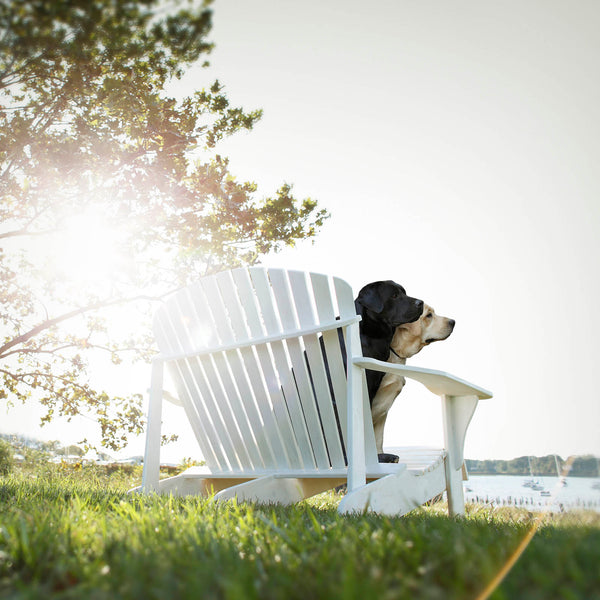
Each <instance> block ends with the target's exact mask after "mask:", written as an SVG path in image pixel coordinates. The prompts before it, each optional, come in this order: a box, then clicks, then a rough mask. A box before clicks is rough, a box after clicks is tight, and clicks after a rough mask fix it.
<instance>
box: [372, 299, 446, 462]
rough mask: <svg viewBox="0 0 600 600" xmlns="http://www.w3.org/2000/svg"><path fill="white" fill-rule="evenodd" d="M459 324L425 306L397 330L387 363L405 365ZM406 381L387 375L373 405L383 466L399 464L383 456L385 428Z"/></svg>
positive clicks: (378, 449) (395, 457)
mask: <svg viewBox="0 0 600 600" xmlns="http://www.w3.org/2000/svg"><path fill="white" fill-rule="evenodd" d="M454 325H455V321H454V319H449V318H447V317H441V316H439V315H436V314H435V311H434V310H433V308H431V306H428V305H427V304H425V305H424V306H423V311H422V314H421V316H420V317H419V318H418V319H417V320H416V321H413V322H411V323H407V324H404V325H400V326H399V327H397V328H396V330H395V332H394V335H393V338H392V340H391V344H390V346H389V356H388V358H387V360H388V361H389V362H392V363H400V364H405V363H406V359H407V358H410V357H411V356H414V355H415V354H417V352H420V351H421V350H422V349H423V348H424V347H425V346H428V345H429V344H431V343H432V342H437V341H440V340H445V339H446V338H448V337H449V336H450V334H451V333H452V331H453V330H454ZM404 383H405V380H404V377H400V376H399V375H392V374H390V373H386V374H385V376H384V377H383V378H382V380H381V383H380V385H379V389H378V390H377V393H376V394H375V397H374V398H373V399H372V402H371V414H372V417H373V429H374V430H375V444H376V447H377V453H378V454H379V461H380V462H396V461H397V460H398V457H397V456H396V455H394V454H384V453H383V428H384V427H385V421H386V418H387V415H388V412H389V410H390V408H391V407H392V404H393V403H394V400H395V399H396V397H397V396H398V394H399V393H400V392H401V391H402V388H403V387H404Z"/></svg>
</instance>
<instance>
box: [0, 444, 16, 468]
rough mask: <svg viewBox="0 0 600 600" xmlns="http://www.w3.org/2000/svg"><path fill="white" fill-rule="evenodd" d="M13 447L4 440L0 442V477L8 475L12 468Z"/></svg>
mask: <svg viewBox="0 0 600 600" xmlns="http://www.w3.org/2000/svg"><path fill="white" fill-rule="evenodd" d="M13 452H14V450H13V447H12V446H11V445H10V444H9V443H8V442H5V441H4V440H0V475H8V474H9V473H10V472H11V471H12V468H13V463H14V461H13Z"/></svg>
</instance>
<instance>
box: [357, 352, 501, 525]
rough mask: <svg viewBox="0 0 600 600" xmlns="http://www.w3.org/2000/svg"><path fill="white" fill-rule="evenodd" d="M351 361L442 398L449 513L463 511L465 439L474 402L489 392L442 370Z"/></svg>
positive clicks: (374, 361)
mask: <svg viewBox="0 0 600 600" xmlns="http://www.w3.org/2000/svg"><path fill="white" fill-rule="evenodd" d="M352 364H353V365H354V366H356V367H360V368H362V369H371V370H372V371H380V372H382V373H393V374H395V375H400V376H402V377H409V378H410V379H414V380H416V381H418V382H419V383H421V384H423V385H424V386H425V387H426V388H427V389H428V390H430V391H431V392H433V393H434V394H436V395H438V396H440V398H441V400H442V423H443V428H444V444H445V447H446V452H447V457H446V491H447V494H448V510H449V512H450V514H451V515H456V514H462V513H463V512H464V494H463V488H462V467H463V463H464V446H465V438H466V435H467V429H468V427H469V423H470V422H471V419H472V418H473V414H474V413H475V409H476V408H477V403H478V402H479V400H481V399H487V398H491V397H492V393H491V392H489V391H488V390H486V389H484V388H481V387H479V386H477V385H474V384H472V383H469V382H468V381H464V380H463V379H459V378H458V377H455V376H454V375H450V374H449V373H444V372H443V371H435V370H433V369H425V368H423V367H412V366H408V365H401V364H393V363H389V362H384V361H380V360H376V359H374V358H363V357H355V358H353V359H352Z"/></svg>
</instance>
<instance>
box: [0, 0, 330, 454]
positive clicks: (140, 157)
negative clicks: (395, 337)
mask: <svg viewBox="0 0 600 600" xmlns="http://www.w3.org/2000/svg"><path fill="white" fill-rule="evenodd" d="M209 5H210V2H209V1H205V2H204V3H203V4H202V5H201V6H197V3H196V5H194V4H191V3H188V4H185V5H184V4H182V3H180V2H179V3H173V2H171V3H169V4H165V2H163V1H161V0H7V1H5V2H3V3H2V4H1V5H0V241H1V244H2V247H1V248H0V294H1V302H2V308H1V314H0V322H1V323H2V327H3V336H2V340H0V343H1V344H2V345H1V346H0V373H1V375H2V377H3V381H4V388H3V389H0V400H4V401H6V402H9V403H10V402H15V401H25V400H27V399H28V398H29V397H31V396H32V394H33V395H35V396H36V397H37V398H39V400H40V401H41V402H42V403H43V404H44V405H45V406H46V408H47V414H46V416H45V417H44V420H50V419H52V418H53V417H54V416H55V415H67V416H73V415H78V414H87V415H91V416H92V417H93V418H94V419H96V420H97V421H98V422H99V424H100V427H101V432H102V438H103V440H104V442H103V443H104V444H105V445H107V446H109V447H111V448H113V449H116V448H117V447H118V446H119V445H122V444H124V443H125V442H126V439H127V435H128V434H129V433H137V432H139V431H140V427H141V426H142V424H143V423H142V413H141V397H140V396H139V395H129V396H127V395H121V396H115V395H114V394H111V393H109V392H106V391H103V389H99V387H102V386H98V384H95V383H94V382H93V381H92V379H91V378H90V372H89V364H90V362H89V361H90V356H94V355H96V354H98V352H105V353H107V354H108V356H110V357H111V359H112V361H113V362H114V363H115V364H118V363H119V362H121V360H122V358H123V357H125V356H129V357H132V358H134V359H148V358H149V357H150V356H151V354H152V352H153V349H152V346H151V343H150V341H149V340H148V339H145V338H144V337H143V336H140V335H139V331H136V330H135V328H134V327H132V328H131V329H132V331H127V327H126V326H125V321H126V320H127V321H136V320H137V316H138V314H142V313H143V314H146V313H148V311H149V308H148V304H149V303H150V304H151V303H152V302H153V301H156V300H158V299H161V298H163V297H164V296H165V295H166V294H168V293H169V292H171V291H173V290H175V289H177V288H179V287H181V286H182V285H185V284H186V283H188V282H189V281H190V280H192V279H194V278H196V277H198V274H207V273H212V272H216V271H219V270H222V269H224V268H229V267H235V266H238V265H244V264H246V265H250V264H254V263H256V262H257V261H258V260H259V258H260V256H261V255H264V254H265V253H268V252H271V251H277V250H279V249H280V248H282V247H284V246H285V245H293V244H294V242H295V241H296V240H300V239H304V238H310V237H312V236H314V235H315V233H316V231H317V230H318V228H319V227H320V226H321V225H322V223H323V220H324V219H325V218H326V217H327V215H326V213H325V211H323V210H319V209H318V207H317V205H316V202H315V201H313V200H311V199H305V200H302V201H299V200H297V199H296V198H295V197H294V196H293V194H292V189H291V186H290V185H288V184H282V185H281V187H280V189H279V190H277V192H276V194H275V195H274V196H272V197H266V198H258V197H257V189H256V186H255V184H253V183H250V182H239V181H237V180H236V178H235V177H234V176H233V175H232V174H231V173H230V171H229V163H228V160H227V159H226V158H224V157H222V156H220V155H219V154H218V153H217V151H216V147H217V144H218V142H219V141H220V140H221V139H222V138H224V137H225V136H229V135H231V134H233V133H235V132H237V131H239V130H241V129H251V128H252V127H253V126H254V124H255V123H256V122H257V121H258V120H259V119H260V117H261V112H260V111H258V110H254V111H250V112H246V111H245V110H244V109H242V108H235V107H232V106H231V105H230V103H229V100H228V98H227V96H226V94H225V91H224V88H223V86H222V85H221V84H220V83H219V81H214V82H212V83H211V84H210V85H208V86H207V87H204V88H201V89H198V90H197V91H195V92H194V93H193V94H192V95H190V96H189V97H186V98H183V99H176V98H173V97H171V96H170V95H169V93H168V87H169V84H170V82H171V81H173V80H176V79H178V78H181V77H182V75H183V74H184V72H185V70H186V68H187V67H189V66H190V65H192V64H194V63H197V62H198V61H199V60H201V59H204V58H205V57H206V55H207V54H209V53H210V51H211V49H212V44H211V43H209V42H208V41H207V36H208V34H209V32H210V28H211V11H210V7H209ZM203 64H204V65H207V64H208V63H206V62H204V63H203ZM124 307H129V308H127V309H126V310H127V311H128V312H126V315H128V317H127V318H126V319H124V318H123V317H122V316H121V317H119V316H118V313H117V311H123V310H125V308H124ZM110 322H112V323H113V324H114V323H116V322H118V323H119V325H118V327H114V326H113V327H109V324H110ZM116 329H118V331H116Z"/></svg>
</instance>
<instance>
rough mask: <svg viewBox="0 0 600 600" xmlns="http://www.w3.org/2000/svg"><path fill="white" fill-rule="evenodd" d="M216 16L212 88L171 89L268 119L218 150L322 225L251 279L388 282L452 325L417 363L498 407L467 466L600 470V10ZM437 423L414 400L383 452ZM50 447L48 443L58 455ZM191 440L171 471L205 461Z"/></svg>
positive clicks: (416, 397) (356, 6) (480, 413)
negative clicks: (216, 83)
mask: <svg viewBox="0 0 600 600" xmlns="http://www.w3.org/2000/svg"><path fill="white" fill-rule="evenodd" d="M214 13H215V14H214V29H213V35H212V36H211V37H212V39H213V40H214V41H215V42H216V44H217V48H216V50H215V52H214V53H213V55H212V57H211V63H212V67H211V68H210V69H209V70H208V71H207V70H206V69H204V70H202V69H196V70H192V72H191V73H190V74H189V76H188V77H187V78H186V79H185V81H184V83H183V85H182V86H181V90H182V91H191V90H192V89H193V88H201V87H203V86H205V85H208V84H209V83H210V82H211V81H212V79H214V78H215V77H218V78H219V80H220V81H221V82H222V83H223V84H225V86H226V92H227V94H228V96H229V98H230V100H231V102H232V104H233V105H236V106H240V105H241V106H243V107H244V108H246V109H247V110H249V109H254V108H263V109H264V117H263V119H262V121H261V122H260V123H259V124H258V125H257V126H256V127H255V130H254V131H253V132H250V133H247V134H245V133H242V134H238V135H237V136H236V137H235V138H234V139H232V140H229V141H227V142H226V143H224V144H222V145H221V146H220V151H221V153H222V154H223V155H225V156H229V157H230V159H231V169H232V171H233V172H234V173H236V174H237V175H238V176H239V178H240V179H251V180H254V181H256V182H257V183H258V184H259V189H260V190H261V191H262V193H264V194H265V195H267V194H271V193H273V192H274V190H275V189H276V188H277V186H279V185H280V184H281V183H283V182H284V181H285V182H290V183H293V184H294V191H295V193H296V195H297V196H298V197H306V196H311V197H313V198H316V199H318V200H319V202H320V205H321V206H323V207H325V208H327V209H328V210H329V211H330V212H331V215H332V216H331V219H330V220H329V221H328V222H327V224H326V226H325V227H324V228H323V230H322V231H321V233H320V234H319V235H318V237H317V238H316V240H315V242H314V244H310V243H306V244H304V243H303V244H298V245H297V247H296V248H295V249H292V250H289V251H286V252H284V253H282V254H280V255H277V256H275V257H272V258H268V259H267V260H265V261H264V264H266V265H269V266H284V267H289V268H298V269H303V270H314V271H319V272H324V273H329V274H333V275H338V276H341V277H343V278H344V279H346V280H347V281H348V282H349V283H350V284H351V285H352V287H353V288H354V289H355V290H356V291H358V290H359V289H360V288H361V287H362V286H363V285H365V284H366V283H368V282H370V281H375V280H379V279H394V280H396V281H398V282H399V283H401V284H402V285H404V287H405V288H406V289H407V291H408V292H409V294H411V295H414V296H417V297H420V298H423V299H424V300H425V301H426V302H427V303H429V304H431V305H433V306H434V307H435V308H436V310H437V312H438V313H439V314H443V315H446V316H450V317H452V318H454V319H456V321H457V325H456V329H455V332H454V333H453V335H452V336H451V337H450V338H449V339H448V340H447V341H445V342H443V343H439V344H436V345H433V346H431V347H428V348H426V349H425V350H424V351H423V352H422V353H421V354H419V355H418V356H416V357H414V358H413V359H411V360H410V361H409V362H410V363H411V364H417V365H421V366H429V367H432V368H437V369H440V370H444V371H449V372H451V373H454V374H456V375H458V376H459V377H462V378H464V379H467V380H470V381H472V382H474V383H477V384H479V385H481V386H483V387H486V388H488V389H490V390H492V391H493V392H494V398H493V399H492V400H487V401H484V402H482V403H480V406H479V408H478V410H477V413H476V415H475V417H474V419H473V422H472V423H471V427H470V429H469V434H468V436H467V442H466V456H467V457H469V458H512V457H515V456H520V455H524V454H537V455H541V454H546V453H554V452H556V453H558V454H560V455H562V456H567V455H570V454H576V453H577V454H581V453H595V454H597V455H600V402H599V398H598V392H597V386H596V382H597V372H598V366H597V363H598V351H597V346H596V340H597V339H598V337H599V335H600V324H599V317H598V310H597V301H598V298H599V296H600V294H599V292H600V285H599V272H600V268H599V267H600V264H599V263H600V241H599V240H598V236H597V232H598V230H599V225H600V198H599V196H600V194H599V192H600V181H599V177H598V172H597V165H598V164H599V163H600V118H599V116H600V115H599V112H600V109H599V107H600V78H599V77H598V61H599V59H600V36H598V29H599V26H600V3H597V2H596V1H595V0H589V1H583V0H580V1H578V2H577V3H564V2H557V1H555V0H539V1H531V0H518V1H517V0H508V1H504V2H478V1H475V0H465V1H457V2H453V3H447V2H443V1H441V0H432V1H427V2H414V1H413V2H407V1H401V0H379V1H378V2H375V3H370V4H369V5H367V3H364V2H359V1H356V0H343V1H342V0H330V1H324V0H305V1H303V2H297V1H293V0H253V1H252V2H239V0H217V1H216V2H215V5H214ZM438 408H439V407H438V404H437V402H436V399H435V398H434V397H433V398H432V397H430V396H429V394H428V393H427V392H425V393H423V392H421V390H420V389H419V386H418V384H415V383H413V384H409V385H407V386H406V387H405V389H404V391H403V392H402V394H401V396H400V397H399V399H398V400H397V401H396V404H395V405H394V407H393V409H392V413H391V416H390V418H389V420H388V427H387V429H386V437H385V443H386V444H387V445H402V444H410V443H419V444H427V443H436V442H437V441H439V440H440V439H441V429H440V423H439V410H438ZM167 410H171V411H175V412H171V415H167V417H166V421H167V425H169V426H170V427H171V429H172V424H175V426H176V427H178V425H177V423H178V420H177V419H178V418H179V417H178V416H177V415H179V414H180V413H178V412H177V411H179V410H180V409H177V408H175V407H173V408H172V409H171V407H170V406H168V407H167ZM18 413H19V411H13V412H12V413H9V414H8V415H7V417H6V419H7V420H6V421H5V422H4V423H3V424H2V425H0V429H2V430H5V431H6V430H12V429H13V427H12V425H14V424H15V423H17V422H18V419H19V418H20V417H19V416H18ZM11 415H12V416H11ZM2 417H3V419H4V415H2ZM61 427H62V425H60V424H57V425H55V426H52V428H46V430H45V433H43V437H50V438H56V437H58V434H60V435H61V436H64V438H63V439H66V438H67V437H70V436H71V432H72V429H73V426H71V428H70V429H67V428H63V429H61ZM55 431H56V432H58V434H56V433H54V432H55ZM42 432H44V430H42ZM78 435H80V432H77V433H75V437H77V436H78ZM188 435H191V434H190V433H189V429H188V428H187V427H183V428H182V441H181V442H180V443H178V444H177V445H176V446H173V447H172V448H170V449H167V451H166V452H165V453H164V455H165V457H166V458H167V459H171V460H178V459H179V458H181V457H182V456H184V455H185V456H190V455H191V456H196V455H197V451H196V449H195V445H194V442H191V443H188V442H186V441H185V439H184V438H185V437H187V436H188ZM142 447H143V444H142V442H141V441H140V442H139V443H137V444H134V445H133V446H132V447H131V449H130V450H131V452H129V453H137V452H138V451H141V448H142ZM126 454H127V452H126Z"/></svg>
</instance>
